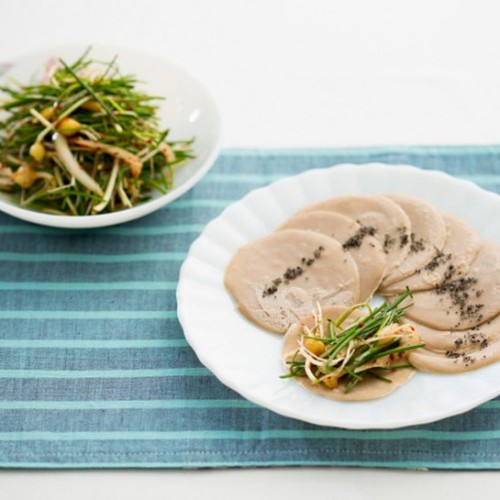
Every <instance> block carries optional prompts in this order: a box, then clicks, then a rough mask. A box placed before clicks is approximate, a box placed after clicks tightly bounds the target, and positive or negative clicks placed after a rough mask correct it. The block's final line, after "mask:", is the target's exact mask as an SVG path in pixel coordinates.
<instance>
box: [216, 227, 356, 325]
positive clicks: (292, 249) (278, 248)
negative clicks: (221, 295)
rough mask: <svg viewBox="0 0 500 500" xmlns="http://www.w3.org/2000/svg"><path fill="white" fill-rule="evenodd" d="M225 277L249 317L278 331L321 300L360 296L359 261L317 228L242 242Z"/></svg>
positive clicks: (351, 300) (340, 300) (325, 302)
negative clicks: (356, 261) (316, 229)
mask: <svg viewBox="0 0 500 500" xmlns="http://www.w3.org/2000/svg"><path fill="white" fill-rule="evenodd" d="M224 283H225V286H226V288H227V289H228V290H229V292H230V293H231V294H232V295H233V297H234V299H235V301H236V303H237V306H238V308H239V309H240V310H241V312H242V313H243V314H244V315H245V316H246V317H247V318H248V319H250V320H251V321H253V322H254V323H256V324H257V325H259V326H261V327H263V328H265V329H267V330H269V331H271V332H278V333H285V332H286V331H287V329H288V327H289V326H290V324H291V323H293V322H295V321H297V320H299V319H300V318H301V317H303V316H305V315H306V314H309V313H310V312H311V311H312V310H314V309H315V308H316V306H317V303H319V304H320V305H330V304H342V305H353V304H355V303H357V302H358V300H359V272H358V268H357V266H356V263H355V262H354V260H353V259H352V257H351V256H350V255H349V254H348V253H346V252H344V250H343V249H342V246H341V245H340V243H338V242H337V241H335V240H334V239H332V238H329V237H328V236H325V235H323V234H319V233H315V232H313V231H302V230H295V229H289V230H283V231H277V232H275V233H272V234H270V235H268V236H265V237H263V238H260V239H258V240H255V241H252V242H250V243H248V244H246V245H244V246H243V247H242V248H240V249H239V250H238V251H237V252H236V254H235V255H234V257H233V258H232V260H231V261H230V262H229V264H228V266H227V268H226V272H225V276H224Z"/></svg>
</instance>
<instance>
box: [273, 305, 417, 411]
mask: <svg viewBox="0 0 500 500" xmlns="http://www.w3.org/2000/svg"><path fill="white" fill-rule="evenodd" d="M345 310H346V308H345V307H342V306H333V307H325V308H323V318H330V319H336V318H338V317H339V316H340V315H341V314H343V313H344V312H345ZM363 315H364V314H362V313H361V312H359V311H355V312H354V313H353V314H352V315H351V316H350V318H349V320H351V321H349V320H347V321H346V322H345V325H346V326H348V325H349V324H350V323H352V321H354V320H356V319H358V318H360V317H362V316H363ZM315 322H316V320H315V318H314V316H313V315H311V314H310V315H308V316H306V317H304V318H303V319H302V320H301V321H300V322H297V323H294V324H293V325H292V326H291V327H290V328H289V330H288V332H287V333H286V335H285V337H284V339H283V350H282V355H283V362H284V364H285V367H286V369H287V371H288V365H287V364H286V362H287V361H288V360H290V359H292V358H293V357H294V355H295V353H296V352H297V349H298V341H297V339H298V336H299V335H300V333H302V331H303V326H304V325H306V326H307V327H309V328H311V327H312V326H314V324H315ZM404 359H405V358H403V359H402V362H404ZM415 373H416V372H415V370H414V369H413V368H404V369H399V370H392V371H388V372H387V373H385V372H384V377H385V378H388V379H389V380H391V383H388V382H384V381H382V380H378V379H375V378H370V377H367V378H365V380H363V381H362V382H360V383H359V384H357V385H356V386H355V387H354V388H353V389H352V390H351V391H349V392H348V393H344V390H345V388H346V383H345V382H343V381H342V379H340V381H339V385H338V386H337V387H336V388H335V389H329V388H328V387H326V386H325V385H323V384H313V383H312V382H311V381H310V380H309V379H308V378H307V377H295V380H296V381H297V382H298V383H299V384H301V385H302V386H303V387H305V388H306V389H307V390H309V391H311V392H313V393H315V394H318V395H319V396H322V397H325V398H328V399H335V400H338V401H367V400H371V399H378V398H381V397H384V396H387V395H388V394H391V393H392V392H394V391H395V390H396V389H397V388H398V387H399V386H401V385H402V384H404V383H405V382H407V381H408V380H409V379H410V378H412V377H413V375H415Z"/></svg>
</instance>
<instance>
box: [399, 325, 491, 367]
mask: <svg viewBox="0 0 500 500" xmlns="http://www.w3.org/2000/svg"><path fill="white" fill-rule="evenodd" d="M403 322H408V320H403ZM411 324H413V325H414V326H415V328H416V330H417V332H418V333H419V335H420V338H421V340H422V342H424V343H425V348H422V349H417V350H415V351H410V352H409V353H408V359H409V361H410V363H411V364H412V365H413V366H415V368H418V369H419V370H422V371H426V372H432V373H450V374H454V373H463V372H468V371H472V370H477V369H478V368H482V367H483V366H487V365H489V364H491V363H495V362H497V361H500V316H496V317H495V318H493V319H492V320H490V321H487V322H485V323H483V324H481V325H479V326H478V327H475V328H470V329H468V330H436V329H434V328H429V327H427V326H424V325H419V324H418V323H415V322H413V321H412V322H411Z"/></svg>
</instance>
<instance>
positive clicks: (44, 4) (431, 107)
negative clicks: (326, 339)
mask: <svg viewBox="0 0 500 500" xmlns="http://www.w3.org/2000/svg"><path fill="white" fill-rule="evenodd" d="M499 26H500V3H499V2H496V1H494V0H490V1H488V0H469V1H466V0H433V1H430V0H419V1H414V0H413V1H408V0H379V1H377V0H351V1H347V0H342V1H339V0H309V1H305V0H282V1H278V0H253V1H243V0H210V1H202V0H176V1H171V0H155V1H153V0H141V1H139V0H136V1H130V0H122V1H106V0H99V1H96V0H86V1H84V2H71V1H69V0H65V1H62V0H43V1H40V0H36V1H35V0H32V1H30V0H15V1H14V0H0V63H1V62H7V61H9V60H14V59H15V58H16V57H18V56H20V55H23V54H25V53H27V52H30V51H33V50H37V49H39V48H42V47H47V46H53V45H61V44H75V43H82V44H86V45H87V44H101V45H102V44H112V45H118V46H124V47H133V48H138V49H143V50H146V51H149V52H151V53H154V54H157V55H160V56H163V57H165V58H168V59H171V60H173V61H176V62H178V63H181V64H182V65H184V66H186V67H187V68H189V69H190V70H191V71H192V72H194V73H195V74H197V75H198V76H199V77H200V78H201V79H202V80H203V81H204V82H205V83H206V85H207V86H208V87H209V88H210V89H211V91H212V93H213V95H214V97H215V98H216V100H217V101H218V102H219V104H220V109H221V113H222V118H223V125H224V140H223V146H225V147H242V146H243V147H271V148H273V147H335V146H357V145H387V144H495V143H499V142H500V29H499ZM499 486H500V474H499V473H496V472H466V473H465V472H421V471H386V470H368V469H338V468H323V469H320V468H317V469H305V468H297V469H260V470H258V469H256V470H219V471H57V472H47V471H38V472H35V471H28V472H25V471H4V472H1V473H0V499H2V500H3V499H4V498H5V499H11V498H12V499H14V498H15V499H21V500H24V499H35V498H36V499H38V498H50V499H51V500H59V499H69V498H71V499H76V500H83V499H90V498H96V499H97V498H106V499H115V498H116V499H120V500H122V499H123V500H128V499H136V498H147V499H148V500H156V499H159V498H176V499H183V498H193V497H194V496H195V494H196V495H200V494H201V496H202V497H203V498H204V499H208V500H210V499H212V498H214V499H215V498H226V497H228V498H229V497H231V498H245V499H246V498H259V497H261V498H269V497H271V496H273V497H274V498H275V499H281V498H290V497H293V498H298V497H301V496H304V495H307V496H308V497H312V498H319V497H325V498H349V500H357V499H362V498H367V499H371V498H384V499H387V500H391V499H393V498H394V499H396V498H398V499H399V498H401V497H403V498H426V500H434V499H438V498H439V499H446V498H451V497H452V496H453V497H454V498H457V499H461V498H473V497H474V496H475V497H477V496H481V497H482V498H497V491H495V490H497V489H498V487H499ZM479 492H480V495H478V493H479Z"/></svg>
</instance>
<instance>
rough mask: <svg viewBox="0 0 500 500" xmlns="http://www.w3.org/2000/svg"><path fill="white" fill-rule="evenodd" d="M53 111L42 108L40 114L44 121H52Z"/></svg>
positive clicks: (52, 109)
mask: <svg viewBox="0 0 500 500" xmlns="http://www.w3.org/2000/svg"><path fill="white" fill-rule="evenodd" d="M55 113H56V112H55V109H54V108H50V107H49V108H43V109H42V111H40V114H41V115H42V116H43V117H44V118H45V119H46V120H49V121H50V120H52V119H53V118H54V115H55Z"/></svg>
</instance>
